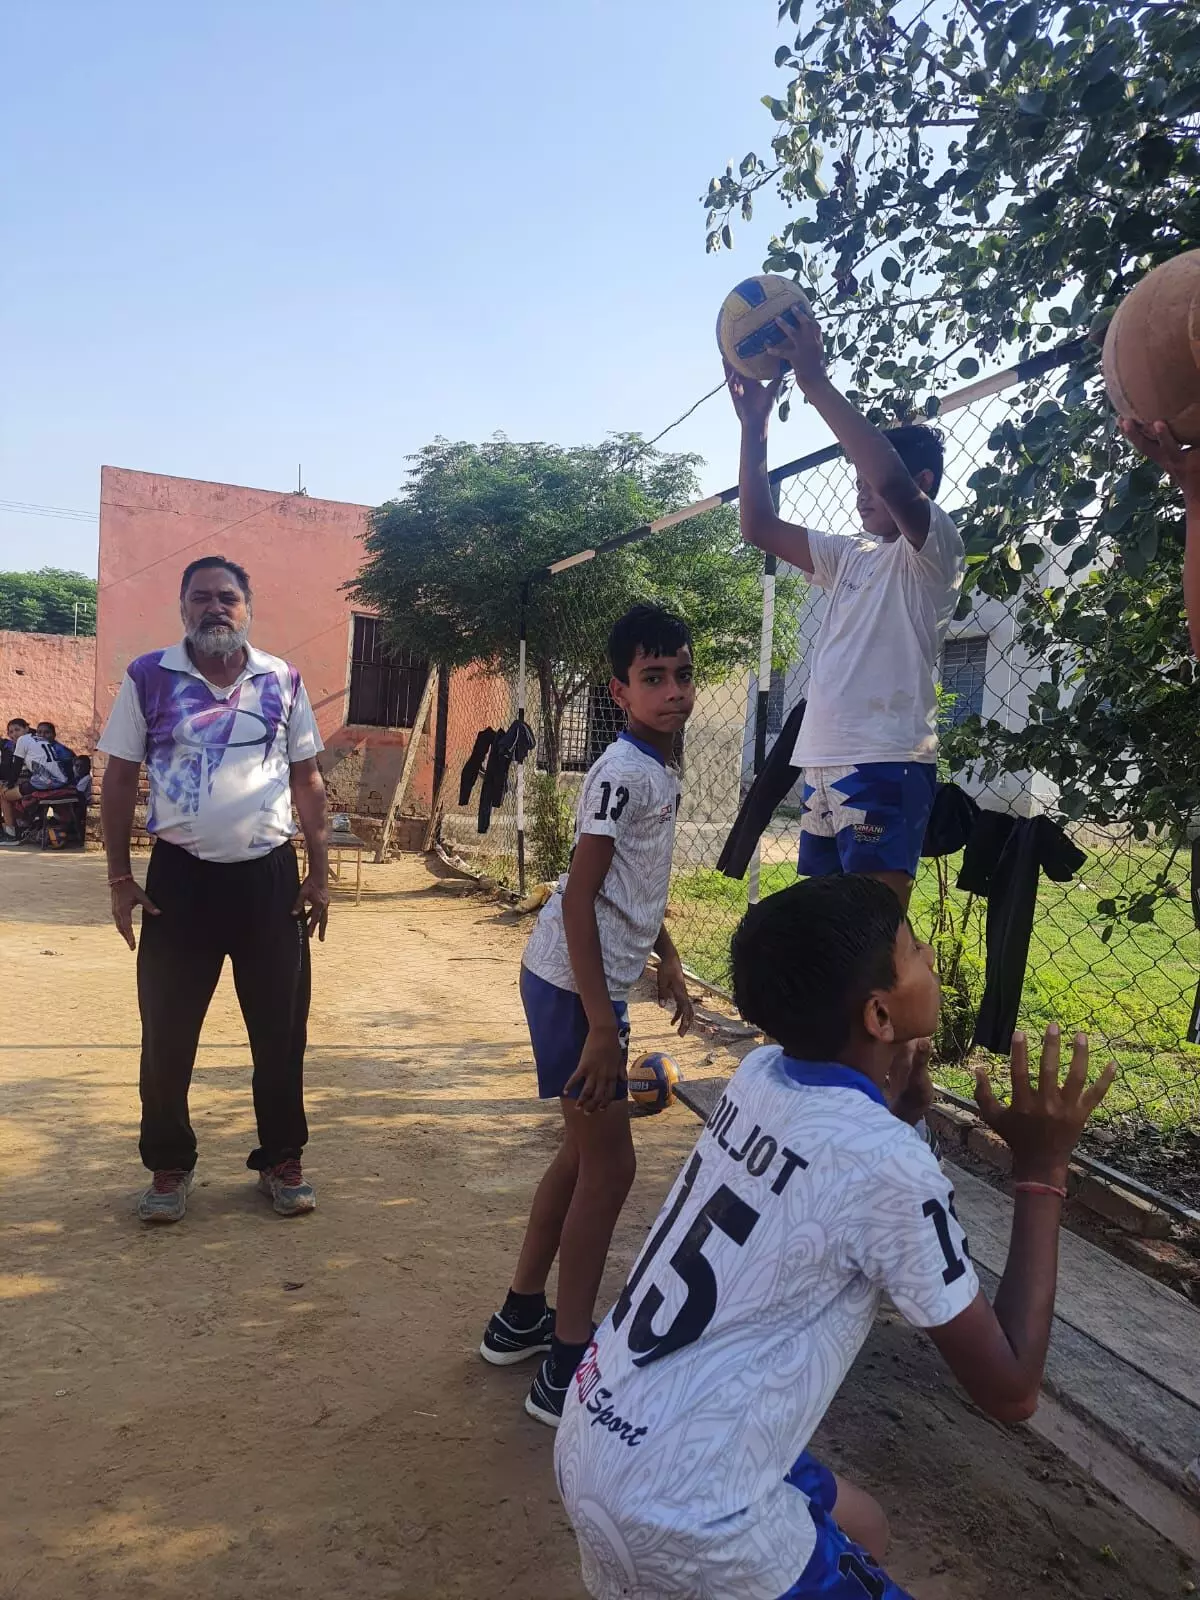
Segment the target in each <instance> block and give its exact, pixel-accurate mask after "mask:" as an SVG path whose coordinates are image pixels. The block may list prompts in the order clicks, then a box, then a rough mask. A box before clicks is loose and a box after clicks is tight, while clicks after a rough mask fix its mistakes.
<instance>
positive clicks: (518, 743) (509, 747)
mask: <svg viewBox="0 0 1200 1600" xmlns="http://www.w3.org/2000/svg"><path fill="white" fill-rule="evenodd" d="M476 743H478V740H476ZM536 744H537V741H536V740H535V739H534V737H533V734H532V733H531V732H530V731H529V724H528V723H527V722H522V721H521V720H520V719H518V720H517V721H516V722H514V723H513V724H512V726H511V727H510V728H509V729H507V731H506V732H504V733H497V734H496V735H495V737H494V738H493V740H492V746H491V749H490V750H489V751H488V755H487V765H486V766H485V767H484V769H483V782H482V784H481V785H480V788H479V832H480V833H486V832H487V831H488V829H489V828H490V827H491V824H492V812H493V810H494V809H495V808H496V807H497V806H499V805H501V804H502V803H503V800H504V791H505V790H506V789H507V788H508V775H509V772H510V771H511V770H512V764H513V762H514V761H524V760H525V757H526V756H527V755H529V753H530V752H531V751H532V750H533V749H534V748H535V747H536Z"/></svg>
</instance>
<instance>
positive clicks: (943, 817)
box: [921, 783, 980, 856]
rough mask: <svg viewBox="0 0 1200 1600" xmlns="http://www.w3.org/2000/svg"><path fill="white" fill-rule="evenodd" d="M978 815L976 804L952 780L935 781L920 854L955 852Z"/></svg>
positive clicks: (934, 854)
mask: <svg viewBox="0 0 1200 1600" xmlns="http://www.w3.org/2000/svg"><path fill="white" fill-rule="evenodd" d="M979 816H980V811H979V807H978V806H977V805H976V804H975V802H974V800H972V799H971V796H970V795H969V794H964V793H963V791H962V790H961V789H960V788H959V787H958V785H957V784H956V783H939V784H938V786H937V791H936V793H935V794H934V797H933V807H932V809H931V810H930V813H929V821H928V822H927V823H926V824H925V838H924V840H923V841H922V844H921V854H922V855H923V856H952V855H955V854H956V853H957V852H958V851H959V850H961V849H963V847H964V846H965V845H966V842H967V840H968V839H969V838H970V837H971V834H972V833H973V832H974V831H975V825H976V823H977V822H978V820H979Z"/></svg>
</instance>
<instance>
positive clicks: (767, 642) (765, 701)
mask: <svg viewBox="0 0 1200 1600" xmlns="http://www.w3.org/2000/svg"><path fill="white" fill-rule="evenodd" d="M775 493H776V498H778V490H776V491H775ZM777 566H778V562H777V561H776V558H775V557H774V556H773V555H771V554H769V553H768V554H767V555H765V556H764V557H763V575H762V626H761V628H760V630H759V635H758V693H757V695H755V697H754V776H755V777H756V778H757V776H758V774H759V773H760V772H761V771H762V767H763V762H764V761H765V760H766V759H767V717H768V715H769V712H770V703H771V663H772V661H773V659H774V655H775V572H776V568H777ZM761 859H762V857H761V846H760V845H757V844H756V845H755V846H754V854H753V856H751V858H750V882H749V892H748V898H749V903H750V904H751V905H752V906H753V905H757V904H758V883H759V867H760V865H761Z"/></svg>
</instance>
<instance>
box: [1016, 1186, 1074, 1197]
mask: <svg viewBox="0 0 1200 1600" xmlns="http://www.w3.org/2000/svg"><path fill="white" fill-rule="evenodd" d="M1013 1188H1014V1189H1015V1190H1017V1192H1018V1193H1020V1194H1056V1195H1057V1196H1058V1198H1059V1199H1060V1200H1065V1199H1066V1198H1067V1191H1066V1190H1065V1189H1060V1188H1059V1187H1058V1185H1057V1184H1056V1183H1014V1184H1013Z"/></svg>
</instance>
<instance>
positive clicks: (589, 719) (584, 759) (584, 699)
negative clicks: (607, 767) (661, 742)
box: [538, 683, 625, 772]
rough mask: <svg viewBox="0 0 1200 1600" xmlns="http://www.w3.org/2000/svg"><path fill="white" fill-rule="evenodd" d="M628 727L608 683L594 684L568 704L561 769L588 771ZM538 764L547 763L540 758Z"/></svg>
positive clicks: (562, 736) (561, 752) (561, 750)
mask: <svg viewBox="0 0 1200 1600" xmlns="http://www.w3.org/2000/svg"><path fill="white" fill-rule="evenodd" d="M624 726H625V713H624V712H623V711H622V710H621V708H620V706H619V705H618V704H617V703H616V701H615V700H614V699H613V697H612V696H611V695H610V694H609V692H608V685H607V684H606V683H593V684H592V685H590V687H589V688H588V689H587V690H586V691H585V690H582V689H581V690H580V691H579V693H578V694H577V695H576V696H575V697H574V699H572V700H570V701H568V703H567V705H566V707H565V709H564V711H563V719H562V734H561V737H560V739H559V766H560V770H561V771H563V772H586V771H587V770H588V768H589V767H590V766H591V765H592V764H593V762H595V761H597V760H598V759H599V758H600V756H601V754H602V753H603V752H604V751H605V750H607V749H608V747H609V745H610V744H611V743H612V742H613V740H614V739H615V738H616V737H617V735H618V734H619V733H620V731H621V729H622V728H623V727H624ZM538 765H539V767H542V768H543V769H544V767H545V762H544V760H543V759H542V758H541V757H540V756H539V758H538Z"/></svg>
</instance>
